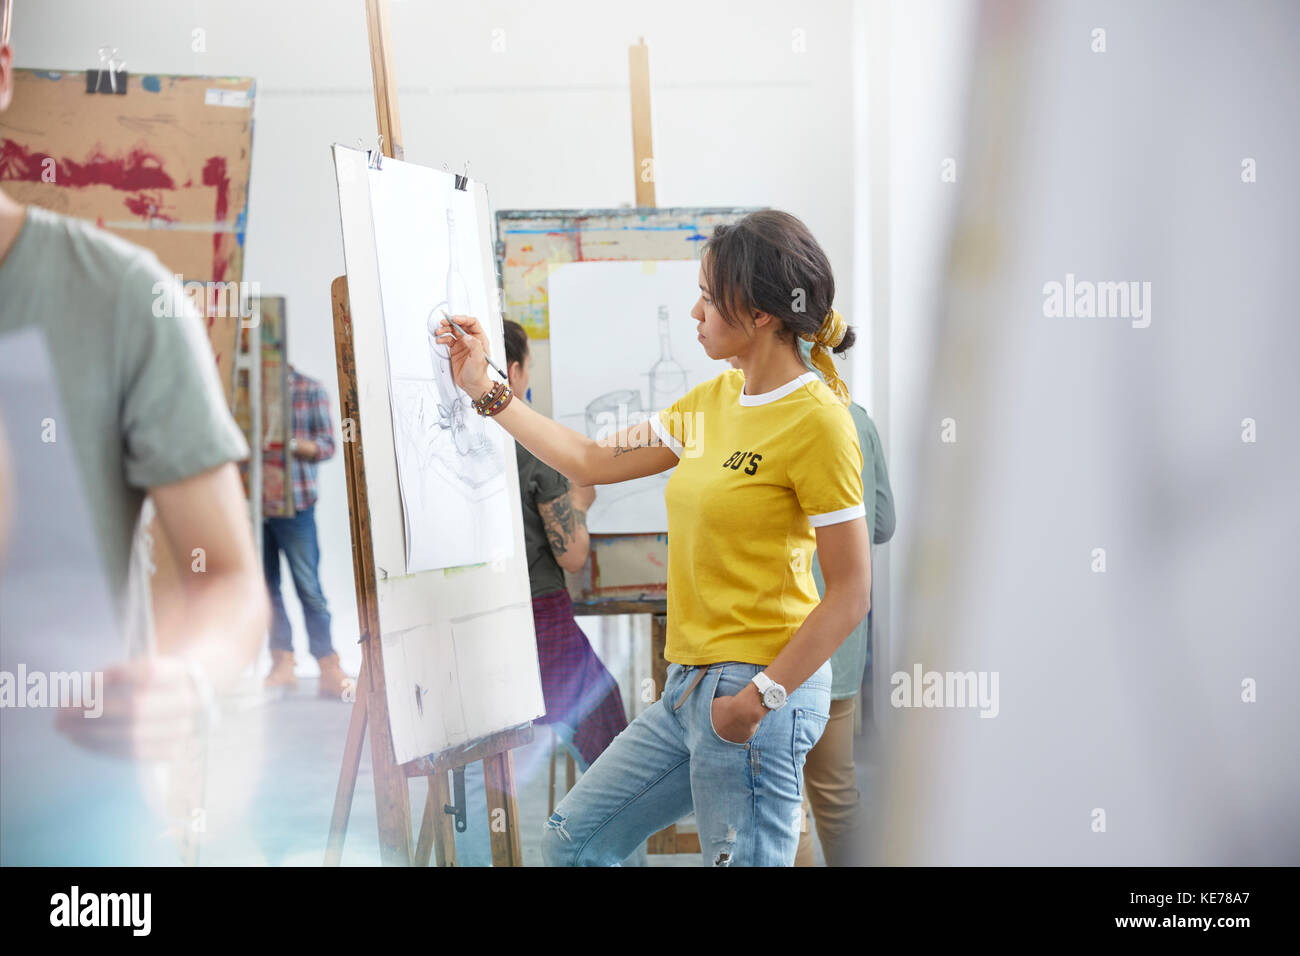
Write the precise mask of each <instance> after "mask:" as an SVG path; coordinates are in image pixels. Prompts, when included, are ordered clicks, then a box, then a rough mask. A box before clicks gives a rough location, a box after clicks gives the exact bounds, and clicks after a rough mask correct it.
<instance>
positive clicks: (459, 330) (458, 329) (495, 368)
mask: <svg viewBox="0 0 1300 956" xmlns="http://www.w3.org/2000/svg"><path fill="white" fill-rule="evenodd" d="M442 317H443V318H444V319H446V320H447V322H448V324H449V325H450V326H451V327H452V328H453V329H455V330H456V334H457V335H459V336H462V337H464V336H465V335H466V334H467V333H466V332H465V330H464V329H462V328H461V327H460V326H459V325H457V324H456V323H455V322H452V321H451V316H450V315H448V314H447V313H446V312H443V313H442ZM483 359H484V361H486V362H487V363H488V365H490V366H492V371H494V372H496V373H497V374H498V375H500V376H501V377H502V378H503V379H505V380H506V381H507V382H508V381H510V376H509V375H507V374H506V373H505V372H503V371H501V369H500V368H499V367H498V366H497V363H496V362H494V361H492V360H491V359H490V358H488V357H487V356H486V355H484V356H483Z"/></svg>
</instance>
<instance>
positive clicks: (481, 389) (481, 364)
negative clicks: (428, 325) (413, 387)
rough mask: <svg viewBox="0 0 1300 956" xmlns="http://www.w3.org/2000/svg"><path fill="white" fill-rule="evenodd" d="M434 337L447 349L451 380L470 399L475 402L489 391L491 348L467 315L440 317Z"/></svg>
mask: <svg viewBox="0 0 1300 956" xmlns="http://www.w3.org/2000/svg"><path fill="white" fill-rule="evenodd" d="M457 327H459V329H460V331H462V332H464V334H463V335H461V334H458V332H457ZM434 337H435V340H436V341H437V343H438V344H439V345H445V346H447V350H448V352H449V354H450V356H451V375H452V378H454V379H455V380H456V384H457V385H459V386H460V387H461V388H463V389H464V390H465V391H466V393H467V394H468V395H469V397H470V398H472V399H474V400H476V401H477V400H478V399H479V398H481V397H483V396H484V395H486V394H487V393H488V392H490V391H491V390H492V379H490V378H488V373H487V370H488V354H489V352H490V350H491V347H492V346H491V343H490V342H489V341H488V337H487V333H486V332H484V331H483V327H482V326H481V325H479V321H478V319H476V318H474V317H473V316H469V315H455V316H451V317H450V318H446V317H444V318H443V320H442V321H441V322H439V323H438V326H437V329H436V331H435V333H434ZM499 371H500V369H498V372H499ZM503 377H504V376H503Z"/></svg>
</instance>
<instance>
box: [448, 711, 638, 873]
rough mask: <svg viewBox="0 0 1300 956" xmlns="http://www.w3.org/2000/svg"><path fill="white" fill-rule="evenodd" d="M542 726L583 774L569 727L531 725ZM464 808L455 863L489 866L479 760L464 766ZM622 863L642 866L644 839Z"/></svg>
mask: <svg viewBox="0 0 1300 956" xmlns="http://www.w3.org/2000/svg"><path fill="white" fill-rule="evenodd" d="M546 727H551V728H553V729H554V730H555V734H556V736H557V737H559V739H560V744H561V747H562V748H563V749H564V750H566V751H568V752H569V753H570V754H571V755H572V756H573V762H574V763H576V764H577V765H578V769H579V770H581V771H582V772H583V773H586V772H587V770H588V768H589V767H590V765H589V764H588V763H587V761H586V758H584V757H583V756H582V753H581V751H579V750H578V748H577V747H575V746H573V728H572V727H570V726H569V725H568V724H565V723H561V722H559V721H553V722H551V723H549V724H535V725H534V728H535V729H539V730H545V728H546ZM453 799H454V795H453ZM465 808H466V812H465V832H464V833H456V865H457V866H491V865H492V841H491V838H490V837H489V835H488V815H487V790H486V789H485V786H484V783H483V761H481V760H476V761H474V762H473V763H471V764H467V765H466V766H465ZM623 865H624V866H645V865H646V846H645V841H644V840H643V841H642V842H641V844H640V845H639V846H638V847H637V848H636V849H635V850H633V851H632V853H630V854H629V855H628V857H627V858H626V859H625V860H624V861H623Z"/></svg>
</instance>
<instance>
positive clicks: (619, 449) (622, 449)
mask: <svg viewBox="0 0 1300 956" xmlns="http://www.w3.org/2000/svg"><path fill="white" fill-rule="evenodd" d="M662 444H663V442H661V441H660V440H659V436H658V435H656V434H655V433H654V432H651V433H650V437H649V438H648V439H647V440H645V441H643V442H641V444H639V445H615V446H614V456H613V457H615V458H617V457H618V456H619V455H626V454H627V453H628V452H630V451H636V450H637V449H638V448H650V447H652V446H655V447H657V446H659V445H662Z"/></svg>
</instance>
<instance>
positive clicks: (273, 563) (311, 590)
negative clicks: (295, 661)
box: [262, 505, 334, 658]
mask: <svg viewBox="0 0 1300 956" xmlns="http://www.w3.org/2000/svg"><path fill="white" fill-rule="evenodd" d="M281 551H283V552H284V554H285V557H287V558H288V559H289V572H290V573H291V574H292V575H293V586H294V588H296V589H297V591H298V600H299V601H300V602H302V617H303V620H304V621H305V622H306V624H307V644H308V647H309V648H310V650H311V656H312V657H315V658H321V657H328V656H329V655H330V654H333V653H334V645H333V644H332V643H331V641H330V612H329V607H328V605H326V603H325V595H324V594H322V593H321V588H320V573H319V569H320V547H319V546H318V545H317V543H316V506H315V505H311V506H309V507H307V508H305V509H303V510H302V511H299V512H298V513H297V514H295V515H294V516H293V517H292V518H267V519H265V520H264V521H263V522H262V567H263V570H264V571H265V573H266V587H267V590H268V591H270V593H271V648H272V649H273V650H277V651H292V650H293V631H292V629H291V628H290V627H289V615H287V614H286V613H285V612H284V599H283V598H282V597H281V596H280V552H281Z"/></svg>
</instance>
